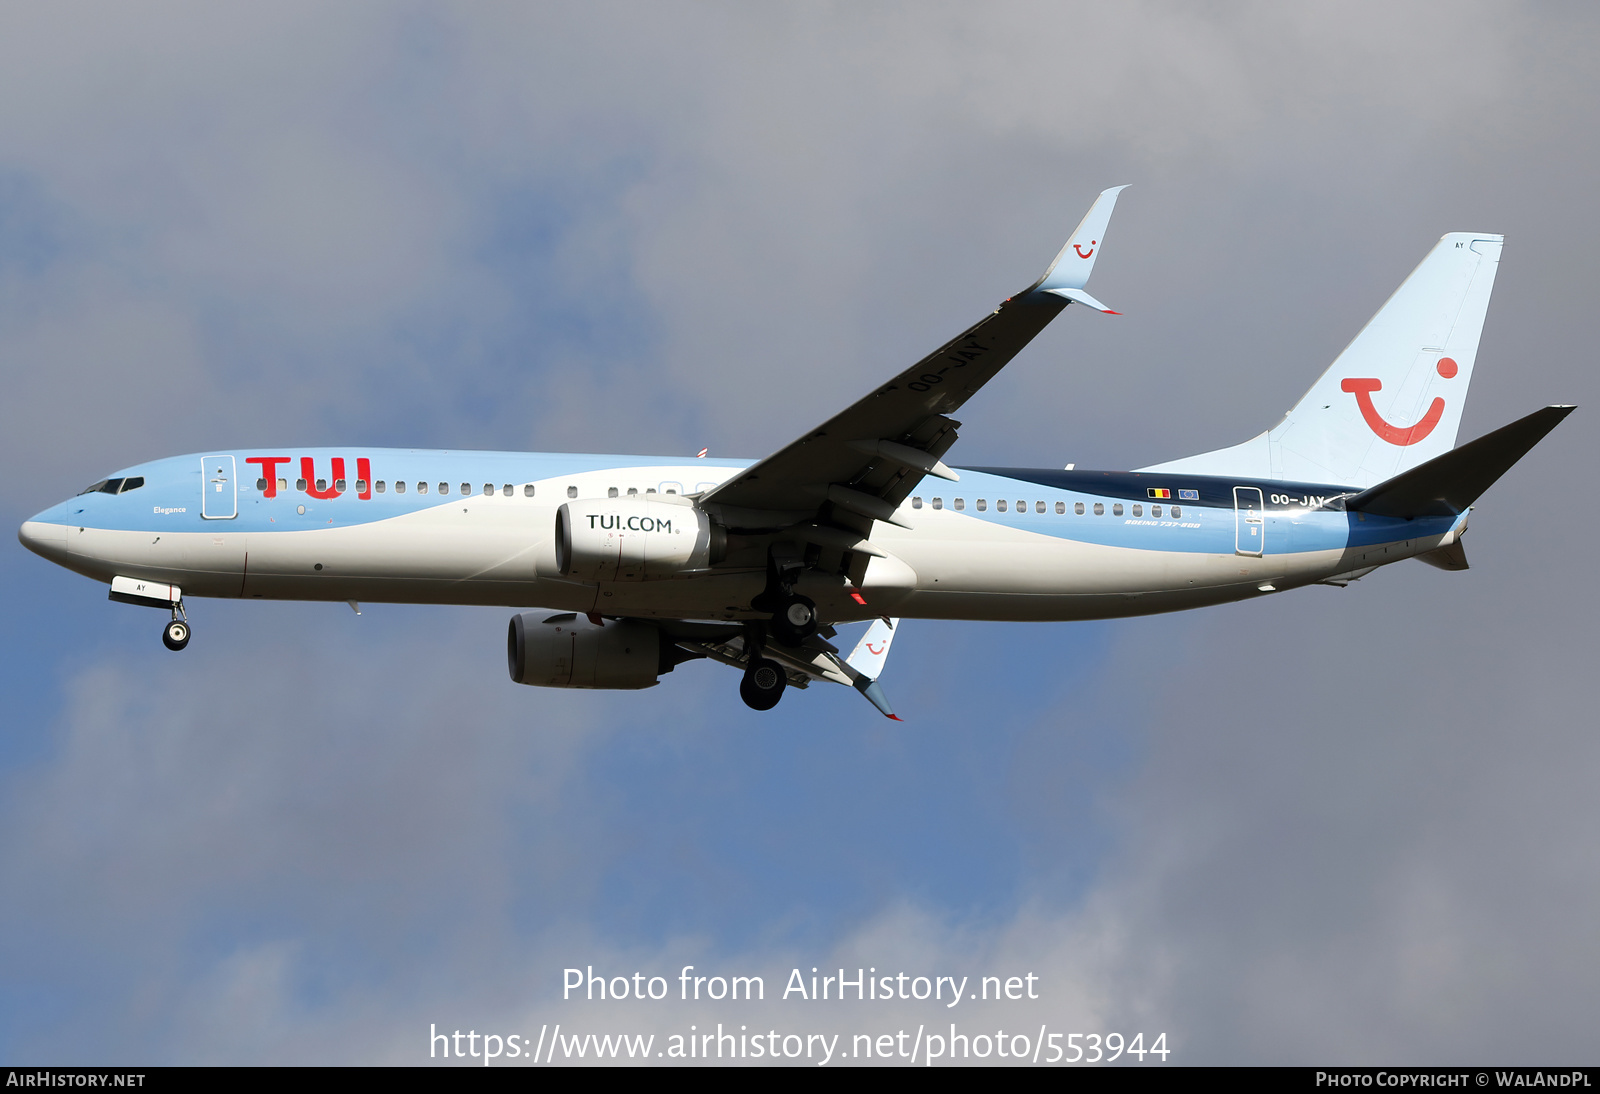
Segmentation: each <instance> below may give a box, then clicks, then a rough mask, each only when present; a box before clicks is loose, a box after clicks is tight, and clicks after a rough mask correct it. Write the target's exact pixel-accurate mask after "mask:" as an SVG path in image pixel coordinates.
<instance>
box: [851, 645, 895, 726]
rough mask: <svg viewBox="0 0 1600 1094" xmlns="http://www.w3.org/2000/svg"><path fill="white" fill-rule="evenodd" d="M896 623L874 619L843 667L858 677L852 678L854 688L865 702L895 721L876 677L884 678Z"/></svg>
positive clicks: (893, 713)
mask: <svg viewBox="0 0 1600 1094" xmlns="http://www.w3.org/2000/svg"><path fill="white" fill-rule="evenodd" d="M899 624H900V621H899V620H898V619H875V620H873V621H872V626H870V627H868V628H867V633H866V634H864V635H862V636H861V641H859V642H857V643H856V648H855V649H854V650H852V651H851V652H850V656H849V657H847V658H845V664H846V665H849V666H850V667H851V668H852V669H854V670H855V671H856V672H857V673H859V674H860V675H859V676H857V677H856V679H855V689H856V690H857V691H859V692H860V693H861V694H862V695H865V696H866V697H867V702H869V703H871V704H872V705H873V706H875V707H877V708H878V709H879V710H881V711H882V712H883V715H884V717H886V718H893V719H894V720H895V721H897V722H898V721H900V716H899V715H897V714H896V713H895V712H894V711H893V710H892V709H891V708H890V706H889V700H888V698H887V697H886V696H885V695H884V694H883V688H881V687H880V686H878V677H880V676H882V675H883V666H884V665H885V664H886V663H887V662H888V660H889V646H890V644H891V643H893V642H894V632H895V628H896V627H897V626H899Z"/></svg>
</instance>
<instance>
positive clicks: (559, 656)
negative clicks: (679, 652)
mask: <svg viewBox="0 0 1600 1094" xmlns="http://www.w3.org/2000/svg"><path fill="white" fill-rule="evenodd" d="M669 652H670V651H669ZM661 654H662V640H661V632H660V631H659V630H657V629H656V628H655V627H652V626H650V624H648V623H640V622H639V621H637V620H633V619H618V620H614V621H612V622H609V623H607V624H605V626H599V625H597V624H594V623H590V622H589V621H588V620H587V619H584V618H583V617H582V616H579V615H576V614H573V613H571V612H564V613H562V614H560V615H551V616H542V617H541V615H540V614H539V613H537V612H524V613H523V614H521V615H514V616H512V617H511V628H510V630H509V631H508V633H507V634H506V661H507V663H508V665H509V667H510V669H511V679H513V680H515V681H516V682H517V683H519V684H534V685H536V686H538V687H544V688H626V689H638V688H653V687H655V686H656V684H657V683H658V682H659V681H658V680H657V677H658V676H660V674H661V671H662V665H661V661H662V656H661ZM668 669H669V671H670V662H669V665H668Z"/></svg>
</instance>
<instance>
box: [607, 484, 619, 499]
mask: <svg viewBox="0 0 1600 1094" xmlns="http://www.w3.org/2000/svg"><path fill="white" fill-rule="evenodd" d="M616 496H617V488H616V487H615V486H613V487H611V488H610V489H608V490H607V491H606V497H608V498H614V497H616Z"/></svg>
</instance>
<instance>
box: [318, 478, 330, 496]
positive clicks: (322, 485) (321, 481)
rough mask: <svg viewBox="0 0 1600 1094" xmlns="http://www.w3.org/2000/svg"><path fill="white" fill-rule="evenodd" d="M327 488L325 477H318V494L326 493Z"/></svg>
mask: <svg viewBox="0 0 1600 1094" xmlns="http://www.w3.org/2000/svg"><path fill="white" fill-rule="evenodd" d="M327 489H328V480H327V479H318V480H317V493H319V494H321V493H326V492H327Z"/></svg>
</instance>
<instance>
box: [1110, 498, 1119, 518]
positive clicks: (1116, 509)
mask: <svg viewBox="0 0 1600 1094" xmlns="http://www.w3.org/2000/svg"><path fill="white" fill-rule="evenodd" d="M1111 515H1112V516H1114V517H1120V516H1121V515H1122V503H1121V502H1120V501H1119V502H1117V503H1116V504H1115V505H1113V506H1112V507H1111Z"/></svg>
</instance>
